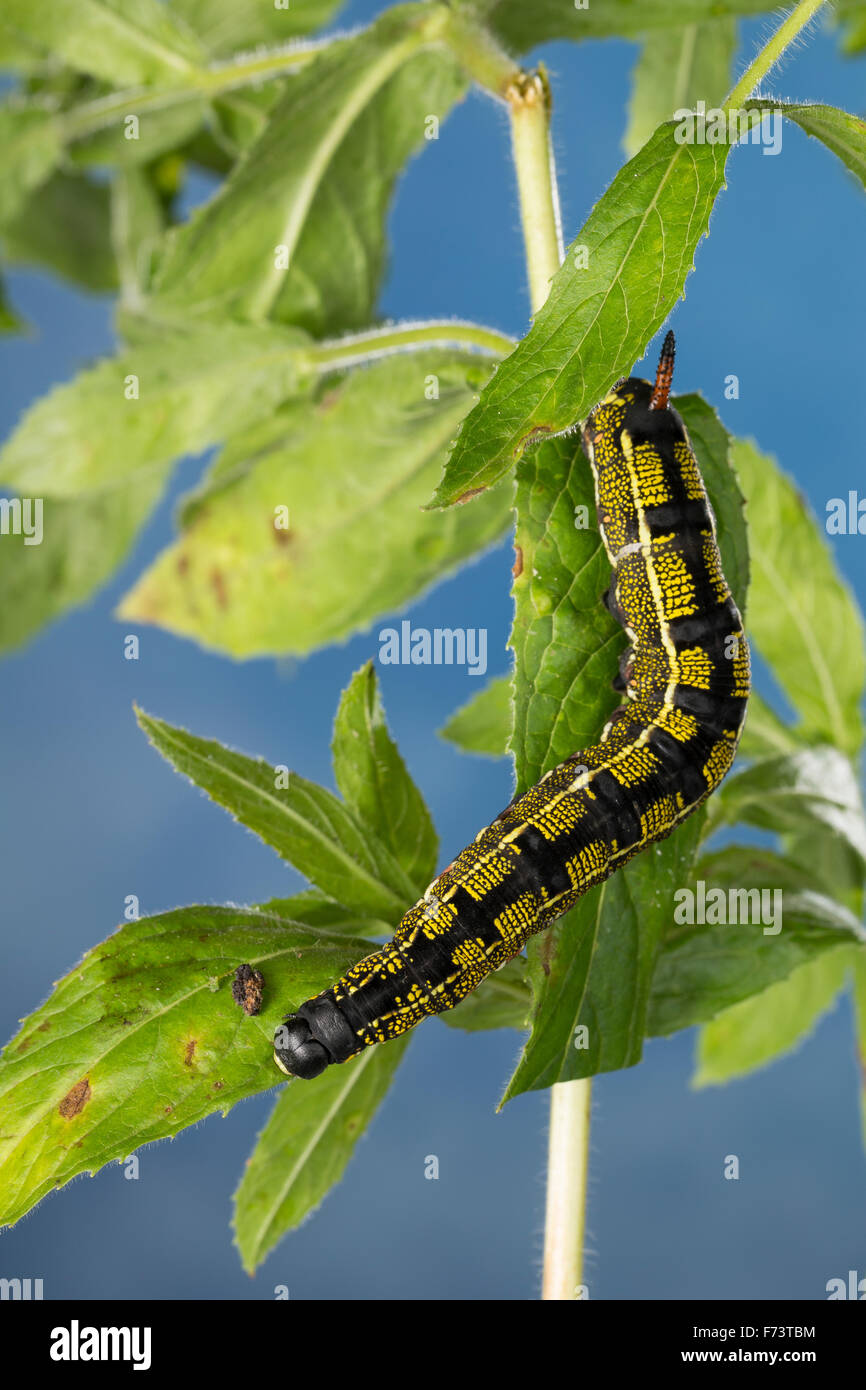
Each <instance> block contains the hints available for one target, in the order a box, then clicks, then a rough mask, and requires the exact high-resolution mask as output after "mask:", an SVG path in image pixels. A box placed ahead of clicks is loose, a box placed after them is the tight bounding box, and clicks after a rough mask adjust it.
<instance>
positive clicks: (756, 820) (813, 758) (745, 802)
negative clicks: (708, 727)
mask: <svg viewBox="0 0 866 1390" xmlns="http://www.w3.org/2000/svg"><path fill="white" fill-rule="evenodd" d="M738 821H745V822H746V823H747V824H748V825H757V826H760V827H761V829H763V830H776V831H782V830H793V831H804V830H808V829H809V828H810V826H814V825H815V822H818V824H820V825H824V826H827V827H829V828H830V829H831V830H833V831H834V832H835V833H836V834H837V835H839V836H840V837H841V838H842V839H843V840H844V841H845V842H846V843H847V844H849V845H850V846H851V848H852V849H854V850H856V852H857V854H858V855H859V856H860V857H861V859H864V860H866V820H864V816H863V803H862V800H861V797H860V788H859V786H858V783H857V777H856V775H855V772H854V769H853V767H852V766H851V763H850V761H849V759H848V758H846V756H845V754H844V753H840V752H839V750H838V748H832V747H830V746H828V745H819V746H817V747H814V748H801V749H799V750H798V751H797V752H794V753H788V754H782V755H781V756H779V757H774V758H766V759H765V760H763V761H762V762H759V763H754V764H753V765H752V766H751V767H748V768H746V770H745V771H744V772H740V773H739V774H738V775H737V776H734V777H729V778H728V779H727V781H725V782H724V783H723V785H722V786H721V787H720V788H719V790H718V792H717V793H716V795H715V796H714V797H713V798H712V800H711V802H710V803H709V808H708V829H710V830H715V829H717V828H718V826H719V825H723V824H727V825H736V824H737V822H738Z"/></svg>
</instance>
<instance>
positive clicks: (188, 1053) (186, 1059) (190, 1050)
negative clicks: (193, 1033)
mask: <svg viewBox="0 0 866 1390" xmlns="http://www.w3.org/2000/svg"><path fill="white" fill-rule="evenodd" d="M196 1046H197V1040H196V1039H195V1038H190V1040H189V1042H188V1043H187V1045H186V1048H185V1050H184V1054H183V1064H184V1066H185V1067H191V1066H192V1059H193V1057H194V1056H195V1049H196Z"/></svg>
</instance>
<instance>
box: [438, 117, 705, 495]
mask: <svg viewBox="0 0 866 1390" xmlns="http://www.w3.org/2000/svg"><path fill="white" fill-rule="evenodd" d="M674 131H675V127H674V125H673V124H668V125H664V126H661V127H660V128H659V129H658V130H657V131H656V133H655V135H654V136H653V137H652V139H651V140H650V141H649V143H648V144H646V145H645V146H644V147H643V149H642V150H640V152H639V153H638V154H637V155H635V157H634V159H632V160H630V161H629V163H628V164H626V165H625V167H624V168H623V169H621V170H620V172H619V173H618V174H617V176H616V178H615V179H614V181H613V183H612V184H611V186H610V188H609V189H608V190H607V192H606V193H605V194H604V196H603V197H602V198H601V199H600V201H599V202H598V203H597V204H596V206H595V207H594V208H593V210H592V212H591V213H590V215H589V219H588V220H587V222H586V223H585V224H584V226H583V229H582V230H581V231H580V232H579V233H578V236H577V240H576V242H575V243H574V244H573V246H572V247H570V248H569V251H568V253H567V255H566V258H565V261H564V263H563V265H562V267H561V269H560V270H558V271H557V273H556V275H555V276H554V277H553V280H552V282H551V287H550V293H549V295H548V298H547V300H546V302H545V304H544V306H543V308H542V309H540V310H539V312H538V313H537V314H536V316H535V320H534V322H533V326H532V328H531V329H530V331H529V333H528V334H527V336H526V337H525V338H524V339H523V340H522V342H520V343H519V344H518V345H517V347H516V348H515V350H514V352H512V353H511V354H510V356H508V357H507V358H506V359H505V361H504V362H503V363H502V365H501V366H500V367H499V369H498V370H497V372H496V375H495V376H494V378H493V380H492V381H491V383H490V385H489V386H488V388H487V390H486V391H485V392H484V393H483V394H482V397H481V400H480V401H479V403H478V405H477V406H476V407H475V409H474V410H473V411H472V413H471V414H470V415H469V416H468V418H467V419H466V421H465V423H464V425H463V428H462V430H461V431H460V434H459V436H458V439H457V442H456V444H455V446H454V450H453V452H452V454H451V457H450V459H449V461H448V464H447V467H446V470H445V475H444V477H443V479H442V481H441V483H440V485H439V488H438V490H437V492H436V495H435V497H434V499H433V503H432V504H431V505H435V506H447V505H449V504H451V503H453V502H456V501H458V500H460V498H461V497H463V496H465V495H466V494H467V493H469V492H473V491H475V490H476V489H479V488H485V487H489V486H490V485H491V484H492V483H494V482H496V481H497V479H499V478H500V477H502V475H503V473H505V472H506V471H507V470H508V469H509V468H510V467H511V465H512V464H513V463H514V462H515V461H516V460H517V459H518V458H520V456H521V454H522V453H523V451H524V449H525V448H526V446H527V444H529V443H530V442H532V441H533V440H535V439H536V438H538V437H539V436H540V435H544V434H549V433H554V434H555V433H559V432H561V431H563V430H566V429H568V428H570V427H571V426H573V425H574V424H575V423H576V422H577V421H578V420H581V419H583V418H584V417H585V416H586V415H587V413H588V412H589V411H590V410H591V409H592V407H593V406H594V405H595V404H596V403H597V402H598V401H599V400H600V399H601V398H602V396H604V394H605V392H606V391H607V389H608V387H609V386H610V385H611V384H612V382H613V381H615V380H616V378H617V377H619V376H622V375H624V374H628V373H629V372H630V371H631V369H632V366H633V365H634V363H635V361H636V360H637V359H639V358H640V357H641V356H642V354H643V352H644V350H645V348H646V346H647V343H648V342H649V341H650V339H651V338H652V336H653V334H654V333H655V331H656V329H658V328H659V327H660V325H661V324H662V323H663V322H664V320H665V319H666V317H667V315H668V314H669V312H670V310H671V309H672V308H673V306H674V304H675V302H676V300H677V299H678V298H679V296H680V294H681V293H682V290H683V285H684V284H685V281H686V277H687V275H688V273H689V271H690V270H691V268H692V264H693V259H694V255H695V250H696V248H697V245H698V242H699V241H700V239H701V237H702V236H703V235H704V233H705V232H706V230H707V225H708V222H709V217H710V212H711V211H712V207H713V203H714V201H715V199H716V195H717V194H718V193H719V191H720V189H721V187H722V184H723V182H724V174H725V161H726V159H727V154H728V147H727V145H721V144H718V145H709V144H706V145H687V144H677V143H676V141H675V138H674ZM578 247H585V248H586V250H587V252H588V264H587V265H586V267H585V268H583V262H582V260H580V259H578V260H575V251H576V249H577V248H578Z"/></svg>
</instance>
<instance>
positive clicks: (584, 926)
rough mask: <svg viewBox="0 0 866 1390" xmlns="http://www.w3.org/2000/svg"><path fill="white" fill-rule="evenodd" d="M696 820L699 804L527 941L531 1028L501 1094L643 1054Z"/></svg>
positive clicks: (631, 1061)
mask: <svg viewBox="0 0 866 1390" xmlns="http://www.w3.org/2000/svg"><path fill="white" fill-rule="evenodd" d="M700 818H701V812H700V811H699V812H697V814H696V815H694V816H692V817H691V819H690V820H688V821H686V822H685V823H684V824H683V825H681V826H680V827H679V829H678V830H676V831H674V833H673V835H672V836H671V837H670V838H669V839H668V840H665V841H664V842H663V844H661V845H654V846H653V847H652V848H651V849H650V850H648V851H647V852H646V853H645V854H640V855H638V856H637V857H636V858H635V859H634V860H633V861H632V862H631V863H630V864H627V865H626V866H625V868H623V869H621V870H620V871H619V872H618V873H615V874H614V875H613V877H612V878H609V879H608V880H607V881H606V882H605V883H602V884H600V885H599V887H597V888H593V889H591V890H590V892H589V893H586V894H585V895H584V896H583V897H582V898H581V899H580V900H579V902H578V903H577V905H576V906H575V907H573V908H572V910H571V912H569V913H567V914H566V916H565V917H562V918H561V919H560V920H559V921H558V922H556V923H555V924H554V926H553V927H552V928H551V929H550V932H549V933H548V934H547V936H546V938H545V937H542V938H540V939H539V938H533V940H532V941H531V942H530V945H529V948H528V951H527V954H528V957H529V969H528V977H529V982H530V985H531V986H532V992H533V1007H532V1013H531V1022H532V1033H531V1035H530V1037H529V1040H528V1041H527V1043H526V1045H525V1046H524V1049H523V1053H522V1055H521V1058H520V1061H519V1062H518V1065H517V1069H516V1071H515V1073H514V1075H513V1076H512V1078H511V1080H510V1082H509V1083H508V1088H507V1090H506V1092H505V1096H504V1097H503V1100H511V1099H512V1098H513V1097H514V1096H516V1095H519V1094H520V1093H521V1092H522V1091H530V1090H538V1089H541V1088H543V1087H546V1086H552V1085H553V1084H554V1082H559V1081H573V1080H576V1079H577V1078H579V1077H586V1076H594V1075H595V1074H596V1073H597V1072H603V1071H616V1070H617V1069H618V1068H620V1067H629V1066H634V1065H635V1063H637V1062H639V1061H640V1058H641V1053H642V1049H643V1039H644V1034H645V1033H646V1031H647V1010H648V1006H649V998H650V990H651V986H652V978H653V969H654V966H655V962H656V957H657V953H658V948H659V942H660V940H661V938H662V935H663V932H664V930H665V928H666V926H667V924H668V922H669V921H670V914H671V903H672V901H673V893H674V889H675V888H676V887H678V886H679V885H680V884H681V883H683V882H684V881H686V879H687V878H688V876H689V871H690V869H691V865H692V861H693V859H694V853H695V849H696V846H697V842H698V837H699V832H700ZM584 1029H585V1030H586V1031H585V1032H584V1031H583V1030H584ZM578 1030H580V1031H578Z"/></svg>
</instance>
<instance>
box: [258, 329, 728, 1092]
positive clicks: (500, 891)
mask: <svg viewBox="0 0 866 1390" xmlns="http://www.w3.org/2000/svg"><path fill="white" fill-rule="evenodd" d="M673 366H674V335H673V333H668V335H667V337H666V338H665V341H664V346H663V348H662V353H661V358H660V360H659V366H658V373H657V375H656V380H655V383H654V384H651V383H650V382H648V381H642V380H640V379H638V378H636V377H629V378H628V379H627V380H626V379H623V380H621V381H618V382H617V383H616V385H615V386H614V387H613V389H612V390H611V392H610V393H609V395H607V396H606V397H605V399H604V400H603V401H602V402H601V404H600V405H598V406H597V407H596V408H595V410H593V411H592V413H591V415H590V416H589V418H588V420H587V422H586V424H585V426H584V429H583V444H584V448H585V451H586V454H587V457H588V459H589V461H590V464H591V466H592V470H593V474H594V477H595V491H596V505H597V509H598V522H599V528H600V531H601V537H602V540H603V542H604V546H605V549H606V551H607V554H608V556H609V558H610V563H611V566H612V567H613V579H612V581H611V585H610V588H609V589H608V591H607V593H606V594H605V595H604V602H605V603H606V605H607V607H608V608H609V610H610V612H611V613H612V614H613V615H614V616H615V617H616V618H617V620H618V621H619V622H620V623H621V624H622V625H623V627H624V628H625V630H626V633H627V635H628V637H629V639H630V641H631V646H630V647H628V648H627V649H626V651H625V652H624V653H623V655H622V657H621V659H620V674H619V677H618V679H617V680H616V681H615V682H614V685H615V687H616V688H618V689H621V690H624V691H625V693H626V695H627V697H628V699H627V700H626V701H625V703H623V704H622V705H620V706H619V708H618V709H616V710H615V711H614V713H613V716H612V717H611V719H610V720H609V721H608V723H607V724H606V725H605V728H604V730H603V731H602V735H601V739H600V741H599V742H598V743H596V744H594V745H593V746H592V747H591V748H585V749H582V750H581V751H580V752H579V753H574V754H573V755H572V756H571V757H570V758H567V759H566V760H565V762H563V763H560V765H559V766H558V767H555V768H553V770H552V771H550V772H547V773H545V775H544V776H543V777H542V779H541V781H540V782H539V783H538V785H537V786H535V787H533V788H532V789H531V791H528V792H526V794H525V795H524V796H521V797H519V798H518V799H516V800H515V801H513V802H512V803H511V805H510V806H507V807H506V809H505V810H504V811H502V812H501V813H500V814H499V815H498V816H497V817H496V820H495V821H494V822H493V824H492V825H490V826H488V827H487V828H486V829H485V830H482V831H481V832H480V834H478V835H477V836H476V838H475V840H474V842H473V843H472V844H471V845H469V846H468V847H467V848H466V849H464V850H463V852H462V853H461V854H459V855H458V856H457V858H456V859H455V860H454V862H453V863H452V864H450V865H449V866H448V868H447V869H446V870H445V871H444V873H442V874H440V875H439V877H438V878H437V879H435V880H434V881H433V883H431V884H430V886H429V888H428V889H427V891H426V893H425V894H424V896H423V898H421V899H420V900H419V901H418V902H417V903H416V904H415V906H414V907H412V908H410V909H409V911H408V912H407V913H406V915H405V917H404V918H403V920H402V922H401V923H400V925H399V927H398V928H397V931H396V934H395V936H394V938H393V940H392V941H390V942H388V944H387V945H386V946H383V947H382V948H381V949H380V950H378V951H376V952H375V953H374V954H373V955H370V956H367V957H365V959H364V960H362V961H359V962H358V964H357V965H355V966H353V967H352V969H351V970H349V971H348V972H347V974H345V975H344V976H343V977H342V979H340V980H338V981H337V983H336V984H335V985H332V986H331V988H330V989H326V990H325V991H324V992H323V993H322V994H319V995H317V996H316V997H315V998H314V999H309V1000H308V1001H307V1002H306V1003H305V1004H302V1005H301V1007H300V1008H299V1009H298V1011H297V1013H295V1014H292V1015H290V1016H289V1017H288V1018H287V1019H286V1020H285V1022H284V1023H283V1024H282V1025H281V1027H280V1028H278V1029H277V1033H276V1037H275V1045H276V1051H275V1057H276V1061H277V1063H278V1065H279V1066H280V1067H281V1068H282V1070H283V1071H284V1072H287V1073H288V1074H289V1075H291V1076H301V1077H306V1078H310V1077H314V1076H317V1075H318V1074H319V1072H321V1071H323V1070H324V1068H325V1067H327V1066H328V1065H329V1064H330V1063H331V1062H345V1061H346V1060H347V1059H348V1058H349V1057H352V1056H354V1055H356V1054H357V1053H359V1052H361V1051H362V1050H363V1049H364V1048H365V1047H368V1046H370V1045H371V1044H373V1043H378V1042H384V1041H385V1040H386V1039H388V1038H394V1037H396V1036H397V1035H398V1034H400V1033H403V1032H405V1031H406V1029H408V1028H412V1027H414V1025H415V1024H416V1023H420V1021H421V1019H423V1018H426V1017H428V1016H429V1015H430V1014H437V1013H442V1012H444V1010H445V1009H451V1008H453V1007H454V1005H455V1004H457V1003H458V1002H459V1001H460V1000H461V999H462V998H463V997H464V996H465V995H466V994H468V993H469V992H470V990H473V989H475V988H476V987H477V986H478V985H479V984H480V983H481V981H482V980H483V979H484V977H485V975H487V974H488V973H489V972H490V971H491V970H495V969H497V968H498V967H499V966H501V965H504V964H505V962H506V961H508V960H510V959H511V958H512V957H513V956H515V955H517V953H518V952H519V951H520V950H521V949H522V948H523V946H524V945H525V943H526V941H527V938H528V937H529V936H531V935H532V933H533V932H538V931H541V930H542V929H543V928H545V927H547V926H549V925H550V923H551V922H553V921H554V920H555V919H556V918H557V917H559V916H561V915H562V913H564V912H567V911H568V909H569V908H570V907H572V906H573V904H574V903H575V901H576V900H577V898H579V897H580V896H581V894H582V893H585V892H587V890H588V889H589V888H592V887H593V886H594V885H595V884H597V883H601V882H602V880H603V879H606V878H607V877H608V876H609V875H610V874H612V873H614V871H615V870H616V869H618V868H620V866H621V865H623V864H625V863H626V861H627V860H628V859H630V858H631V857H632V855H634V854H637V853H638V851H639V850H642V849H644V848H646V846H647V845H651V844H653V843H655V841H657V840H661V839H663V838H664V837H665V836H666V835H669V834H670V833H671V831H672V830H674V829H675V827H676V826H677V825H678V824H679V823H680V821H682V820H684V819H685V817H686V816H688V815H690V814H691V813H692V811H694V810H695V809H696V808H697V807H698V806H699V805H700V804H701V802H702V801H703V800H704V799H705V798H706V797H707V796H709V795H710V793H711V792H712V791H713V790H714V789H715V788H716V787H717V786H718V784H719V782H721V780H722V778H723V777H724V776H725V773H726V772H727V771H728V769H729V767H730V766H731V763H732V761H733V758H734V753H735V751H736V747H737V741H738V739H739V735H740V730H741V728H742V724H743V720H744V718H745V713H746V702H747V699H748V696H749V649H748V645H747V643H746V639H745V637H744V634H743V630H742V622H741V619H740V614H739V612H738V611H737V607H736V604H735V603H734V600H733V598H732V597H731V593H730V590H729V589H728V586H727V583H726V582H725V577H724V574H723V573H722V566H721V559H720V556H719V550H718V546H717V544H716V529H715V519H714V517H713V512H712V508H711V507H710V504H709V501H708V499H707V494H706V491H705V489H704V484H703V481H702V479H701V475H700V471H699V469H698V465H697V460H696V459H695V455H694V453H693V451H692V448H691V445H690V443H689V438H688V434H687V433H686V429H685V426H684V425H683V422H682V420H681V419H680V417H679V415H678V414H677V413H676V411H675V410H673V409H672V408H671V407H670V405H669V403H668V400H669V395H670V387H671V380H672V377H673Z"/></svg>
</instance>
